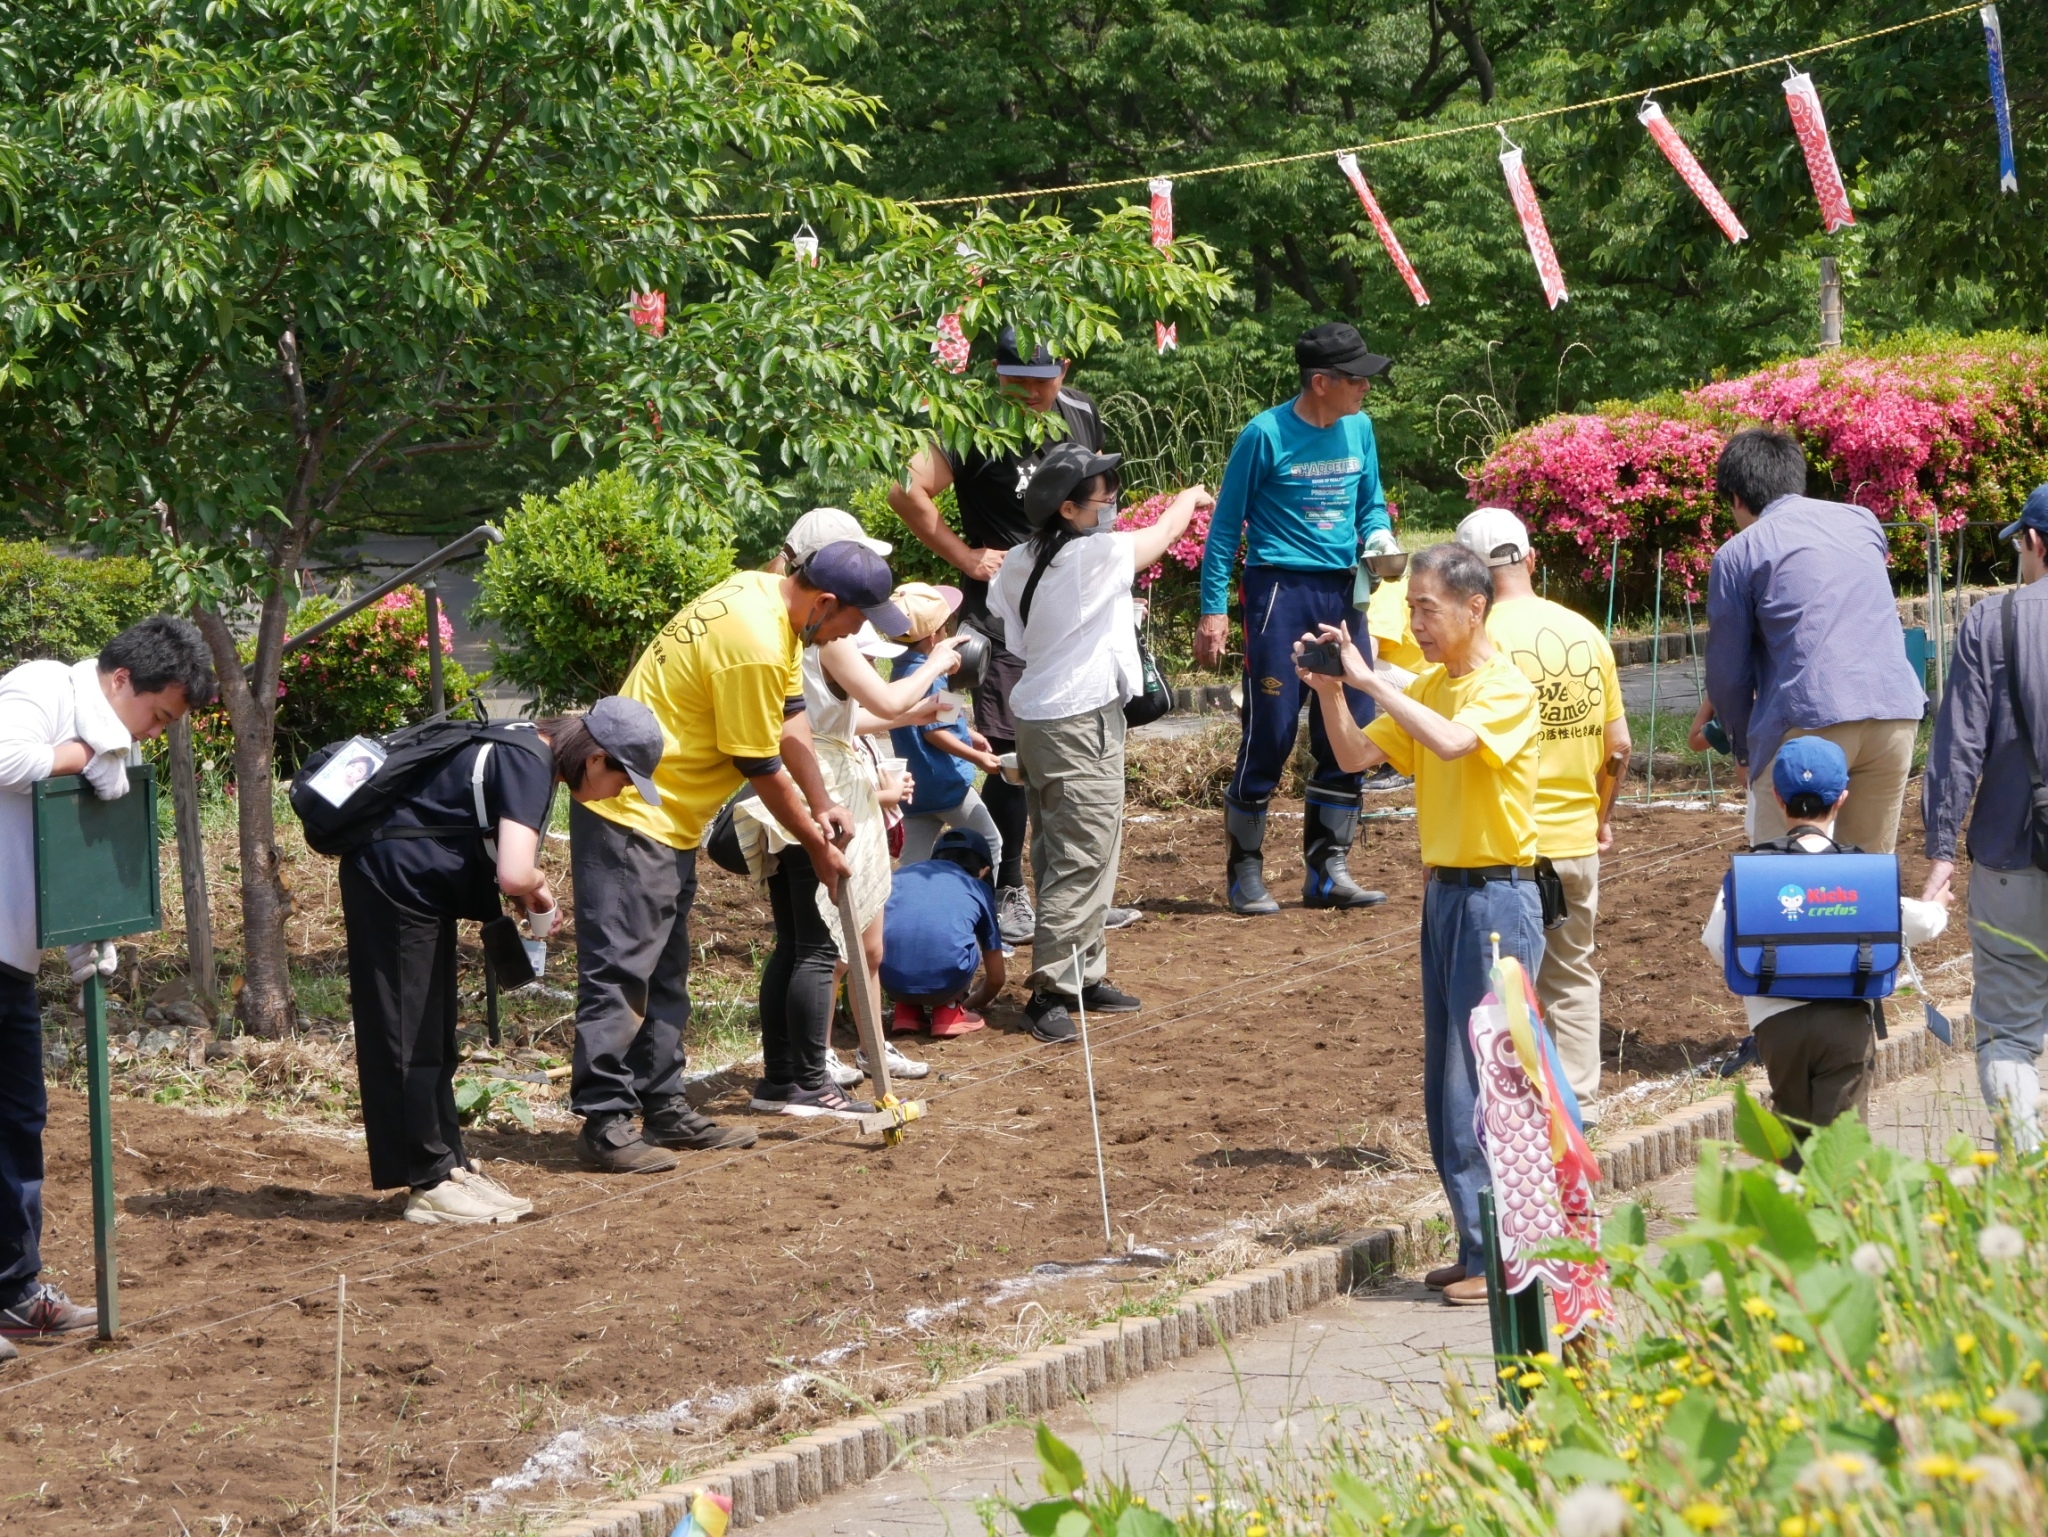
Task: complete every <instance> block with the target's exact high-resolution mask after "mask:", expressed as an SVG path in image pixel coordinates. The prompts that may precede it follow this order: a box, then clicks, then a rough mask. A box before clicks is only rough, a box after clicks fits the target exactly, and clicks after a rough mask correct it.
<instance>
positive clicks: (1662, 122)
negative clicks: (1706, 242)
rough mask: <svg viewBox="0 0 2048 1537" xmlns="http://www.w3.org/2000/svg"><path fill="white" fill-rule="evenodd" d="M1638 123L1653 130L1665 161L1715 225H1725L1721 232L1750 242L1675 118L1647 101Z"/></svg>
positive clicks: (1731, 237)
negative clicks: (1669, 116)
mask: <svg viewBox="0 0 2048 1537" xmlns="http://www.w3.org/2000/svg"><path fill="white" fill-rule="evenodd" d="M1636 121H1637V122H1639V123H1641V124H1642V125H1643V126H1644V127H1645V128H1647V129H1649V130H1650V137H1651V138H1653V139H1655V140H1656V141H1657V148H1659V149H1661V150H1662V151H1664V158H1665V159H1666V160H1668V161H1670V162H1671V169H1672V170H1674V171H1676V172H1677V173H1678V179H1679V180H1680V181H1682V182H1684V183H1685V184H1686V185H1687V186H1688V187H1690V188H1692V193H1693V196H1694V197H1696V198H1698V199H1699V200H1700V203H1701V205H1702V206H1703V207H1705V209H1706V210H1707V212H1708V213H1710V214H1712V215H1713V216H1714V222H1715V223H1716V224H1718V225H1720V226H1721V233H1722V234H1724V235H1726V236H1727V237H1728V238H1729V239H1730V240H1731V241H1737V240H1747V239H1748V238H1749V231H1748V230H1746V229H1744V228H1743V227H1742V221H1741V220H1740V219H1738V218H1736V217H1735V210H1734V209H1732V208H1730V207H1729V206H1728V199H1726V198H1725V197H1723V196H1721V189H1720V188H1719V187H1717V186H1715V185H1714V178H1713V177H1711V176H1709V175H1708V174H1707V173H1706V171H1705V169H1704V168H1703V167H1702V166H1701V165H1700V163H1699V161H1698V160H1696V159H1694V158H1693V153H1692V151H1691V150H1689V149H1687V148H1686V147H1685V140H1683V139H1681V138H1680V137H1679V136H1678V130H1677V129H1676V128H1674V127H1672V126H1671V119H1670V118H1668V117H1666V116H1665V115H1664V109H1663V108H1662V107H1660V106H1658V105H1657V104H1656V103H1655V102H1654V101H1646V102H1644V103H1643V110H1642V111H1640V112H1638V113H1637V114H1636Z"/></svg>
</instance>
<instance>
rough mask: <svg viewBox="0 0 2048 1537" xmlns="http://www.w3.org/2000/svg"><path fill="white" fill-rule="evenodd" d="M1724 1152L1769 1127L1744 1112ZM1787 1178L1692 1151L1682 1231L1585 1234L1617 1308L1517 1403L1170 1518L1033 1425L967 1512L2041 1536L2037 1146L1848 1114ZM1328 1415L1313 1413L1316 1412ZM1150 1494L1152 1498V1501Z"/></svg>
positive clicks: (2046, 1522)
mask: <svg viewBox="0 0 2048 1537" xmlns="http://www.w3.org/2000/svg"><path fill="white" fill-rule="evenodd" d="M1738 1131H1739V1135H1740V1138H1741V1142H1742V1144H1743V1147H1744V1150H1745V1151H1748V1152H1750V1153H1752V1154H1754V1155H1759V1156H1771V1155H1775V1154H1778V1153H1781V1152H1782V1151H1784V1150H1786V1149H1789V1148H1790V1147H1791V1146H1792V1143H1793V1138H1792V1133H1791V1131H1790V1130H1789V1128H1787V1127H1786V1125H1785V1124H1784V1123H1783V1122H1781V1121H1779V1120H1778V1119H1777V1118H1776V1117H1775V1116H1773V1115H1772V1114H1771V1113H1770V1112H1769V1111H1767V1110H1764V1109H1762V1108H1761V1107H1759V1106H1757V1105H1755V1104H1754V1103H1753V1102H1750V1101H1749V1100H1748V1098H1747V1096H1746V1095H1743V1096H1742V1103H1741V1105H1740V1113H1739V1117H1738ZM1804 1152H1805V1166H1804V1168H1803V1169H1802V1171H1801V1172H1800V1173H1799V1174H1797V1175H1794V1174H1791V1173H1789V1172H1787V1171H1785V1170H1784V1169H1783V1168H1781V1167H1778V1166H1776V1165H1774V1164H1772V1165H1765V1166H1761V1167H1738V1166H1737V1163H1736V1160H1735V1159H1734V1157H1733V1153H1734V1149H1732V1148H1729V1147H1727V1146H1726V1145H1723V1144H1710V1145H1709V1146H1708V1148H1707V1150H1706V1154H1705V1156H1704V1157H1703V1158H1702V1160H1701V1163H1700V1166H1699V1169H1698V1172H1697V1175H1696V1178H1695V1190H1694V1194H1695V1199H1696V1204H1697V1208H1698V1213H1699V1214H1698V1216H1697V1217H1696V1218H1695V1219H1694V1220H1693V1221H1692V1222H1691V1223H1690V1224H1689V1225H1687V1226H1686V1227H1685V1228H1684V1229H1682V1230H1681V1231H1679V1232H1677V1233H1675V1234H1673V1235H1671V1236H1669V1237H1666V1238H1663V1239H1661V1240H1660V1241H1659V1242H1658V1243H1657V1244H1656V1245H1655V1246H1654V1247H1652V1246H1651V1245H1650V1244H1648V1243H1647V1242H1646V1238H1645V1224H1644V1218H1643V1213H1642V1211H1641V1209H1640V1208H1639V1207H1636V1206H1633V1205H1625V1206H1623V1207H1621V1208H1620V1209H1619V1210H1618V1211H1617V1212H1616V1213H1615V1214H1614V1215H1613V1217H1612V1218H1610V1220H1609V1222H1608V1224H1607V1230H1606V1238H1605V1254H1606V1258H1607V1260H1608V1263H1609V1265H1610V1266H1611V1267H1612V1271H1613V1277H1614V1284H1615V1292H1616V1297H1617V1303H1618V1306H1619V1308H1620V1310H1621V1313H1622V1315H1623V1320H1622V1325H1621V1328H1620V1331H1619V1334H1618V1336H1617V1337H1616V1338H1615V1339H1614V1340H1613V1341H1612V1342H1611V1344H1609V1345H1608V1346H1607V1347H1605V1348H1604V1349H1603V1350H1600V1351H1597V1352H1595V1351H1588V1352H1583V1353H1581V1352H1573V1353H1570V1354H1569V1355H1568V1356H1567V1357H1566V1359H1564V1360H1559V1359H1558V1358H1556V1357H1554V1356H1552V1355H1550V1354H1549V1353H1547V1352H1546V1353H1543V1354H1540V1355H1537V1356H1534V1357H1531V1358H1528V1359H1525V1360H1520V1361H1515V1362H1510V1363H1507V1364H1505V1365H1504V1366H1503V1367H1502V1369H1501V1376H1502V1377H1503V1378H1511V1379H1513V1382H1514V1383H1515V1384H1516V1385H1517V1386H1518V1387H1519V1388H1520V1389H1521V1390H1522V1391H1523V1392H1524V1393H1525V1394H1526V1395H1527V1403H1526V1406H1525V1407H1524V1408H1523V1409H1522V1411H1521V1412H1519V1413H1514V1412H1510V1411H1509V1410H1507V1409H1504V1408H1500V1407H1496V1406H1495V1405H1494V1404H1493V1403H1492V1402H1491V1399H1490V1395H1489V1396H1488V1397H1487V1398H1486V1399H1483V1400H1482V1399H1475V1398H1473V1397H1472V1396H1469V1395H1467V1394H1464V1393H1462V1392H1457V1391H1453V1392H1452V1394H1451V1402H1450V1408H1449V1412H1448V1413H1446V1414H1445V1415H1443V1417H1442V1418H1440V1419H1438V1420H1437V1421H1436V1422H1435V1423H1434V1424H1433V1425H1432V1426H1431V1427H1430V1428H1429V1430H1428V1432H1427V1434H1418V1435H1416V1436H1414V1437H1412V1438H1407V1439H1404V1438H1402V1437H1399V1436H1389V1435H1388V1434H1387V1432H1386V1431H1385V1429H1384V1428H1382V1427H1381V1426H1380V1425H1378V1424H1377V1423H1374V1424H1372V1425H1371V1426H1370V1428H1363V1429H1362V1428H1360V1427H1356V1426H1353V1427H1349V1428H1343V1427H1338V1426H1335V1425H1327V1426H1326V1434H1325V1435H1324V1436H1323V1437H1322V1439H1321V1440H1320V1441H1318V1442H1316V1443H1315V1444H1313V1445H1307V1446H1301V1447H1298V1448H1292V1449H1290V1448H1288V1447H1285V1446H1280V1447H1269V1448H1268V1451H1267V1456H1266V1457H1265V1459H1264V1460H1263V1462H1261V1463H1260V1464H1257V1465H1256V1466H1255V1467H1254V1468H1250V1469H1238V1470H1235V1471H1227V1470H1224V1469H1222V1468H1220V1467H1219V1468H1217V1469H1216V1473H1217V1486H1216V1488H1215V1490H1214V1491H1213V1492H1204V1493H1200V1494H1197V1495H1196V1496H1195V1497H1194V1499H1193V1501H1192V1509H1189V1510H1187V1511H1185V1512H1183V1513H1182V1514H1180V1515H1178V1516H1177V1517H1174V1518H1172V1519H1171V1520H1169V1519H1167V1518H1166V1517H1163V1516H1161V1515H1159V1514H1157V1513H1156V1511H1155V1510H1154V1509H1152V1508H1150V1506H1148V1504H1147V1501H1146V1500H1145V1499H1144V1498H1143V1497H1141V1496H1139V1495H1136V1494H1134V1493H1133V1491H1132V1490H1131V1488H1130V1486H1129V1484H1128V1483H1127V1482H1116V1481H1110V1480H1106V1479H1103V1478H1101V1477H1097V1478H1094V1479H1090V1478H1088V1477H1086V1476H1085V1474H1084V1472H1083V1470H1082V1469H1081V1466H1080V1463H1079V1460H1078V1459H1077V1458H1076V1457H1075V1456H1074V1454H1073V1453H1072V1451H1071V1450H1070V1449H1068V1448H1067V1447H1065V1446H1063V1445H1062V1444H1061V1443H1060V1442H1059V1441H1058V1440H1057V1439H1056V1438H1055V1437H1053V1436H1052V1435H1051V1434H1050V1433H1049V1432H1048V1431H1046V1430H1045V1429H1044V1428H1043V1427H1041V1429H1040V1432H1039V1456H1040V1460H1041V1462H1042V1464H1043V1466H1044V1482H1045V1487H1046V1490H1047V1496H1048V1497H1047V1499H1045V1500H1042V1501H1040V1502H1038V1503H1036V1504H1033V1505H1028V1506H1016V1505H1001V1506H997V1505H992V1506H990V1507H989V1508H988V1510H987V1512H986V1520H987V1522H988V1526H989V1529H990V1531H991V1532H992V1533H993V1532H995V1531H999V1530H1005V1529H1007V1527H1008V1526H1009V1524H1011V1523H1014V1524H1015V1525H1016V1526H1017V1527H1020V1528H1021V1529H1022V1530H1024V1531H1025V1532H1027V1533H1029V1534H1030V1537H1087V1534H1090V1533H1093V1534H1098V1537H1152V1534H1154V1533H1157V1534H1159V1537H1164V1534H1166V1533H1167V1532H1169V1531H1177V1532H1180V1533H1184V1534H1187V1537H1198V1534H1199V1537H1223V1534H1226V1533H1227V1534H1232V1537H1269V1534H1271V1537H1279V1534H1282V1533H1328V1534H1330V1537H1368V1534H1372V1533H1380V1532H1398V1533H1401V1534H1403V1537H1534V1534H1537V1533H1552V1532H1555V1533H1559V1534H1563V1537H1623V1534H1645V1537H1647V1534H1652V1533H1654V1534H1659V1537H1692V1534H1695V1533H1716V1532H1718V1533H1726V1534H1736V1533H1742V1534H1763V1537H1834V1534H1837V1533H1841V1534H1873V1537H1875V1534H1879V1533H1882V1534H1893V1533H1901V1534H1918V1533H1924V1534H1927V1537H1934V1534H1950V1533H1955V1534H1973V1537H1974V1534H1985V1537H1989V1534H1993V1533H1996V1534H2007V1533H2013V1534H2017V1533H2023V1532H2024V1533H2036V1532H2040V1531H2042V1530H2043V1529H2044V1527H2048V1479H2044V1474H2048V1425H2044V1412H2048V1399H2044V1397H2043V1393H2044V1387H2048V1384H2044V1382H2043V1376H2044V1373H2048V1278H2044V1276H2043V1270H2042V1261H2043V1258H2044V1254H2048V1246H2044V1239H2048V1194H2044V1191H2043V1185H2042V1174H2043V1158H2042V1156H2041V1155H2039V1154H2033V1155H2029V1156H2027V1157H2025V1158H2021V1159H2016V1158H2015V1157H2013V1156H2012V1155H2011V1154H2010V1153H2007V1154H2006V1155H2004V1156H2003V1157H2001V1156H1999V1155H1996V1154H1992V1153H1987V1152H1982V1151H1978V1150H1977V1149H1976V1148H1975V1147H1974V1145H1973V1144H1972V1143H1971V1141H1970V1139H1969V1138H1967V1137H1958V1138H1956V1139H1955V1141H1954V1142H1953V1143H1952V1144H1951V1145H1950V1147H1949V1149H1948V1159H1947V1161H1928V1160H1923V1159H1920V1158H1914V1157H1909V1156H1906V1155H1905V1154H1902V1153H1900V1152H1897V1151H1896V1150H1894V1149H1891V1148H1888V1147H1885V1146H1883V1145H1881V1144H1878V1143H1875V1142H1873V1141H1872V1139H1871V1137H1870V1134H1869V1132H1868V1131H1867V1130H1866V1129H1865V1128H1864V1127H1863V1125H1862V1124H1861V1123H1860V1122H1859V1121H1857V1120H1855V1119H1853V1118H1850V1119H1845V1120H1842V1121H1838V1122H1836V1123H1835V1124H1834V1125H1833V1126H1830V1127H1828V1128H1826V1129H1825V1130H1823V1131H1821V1132H1819V1133H1817V1134H1816V1135H1815V1136H1814V1137H1812V1138H1811V1139H1810V1140H1809V1141H1808V1142H1807V1144H1806V1146H1805V1149H1804ZM1333 1418H1334V1417H1333ZM1153 1503H1155V1504H1156V1503H1158V1502H1157V1501H1155V1502H1153Z"/></svg>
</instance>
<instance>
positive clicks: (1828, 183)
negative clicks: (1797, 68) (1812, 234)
mask: <svg viewBox="0 0 2048 1537" xmlns="http://www.w3.org/2000/svg"><path fill="white" fill-rule="evenodd" d="M1785 105H1786V106H1788V107H1790V108H1791V109H1792V131H1793V132H1794V133H1796V134H1798V135H1799V147H1800V149H1802V150H1804V151H1805V152H1806V174H1807V175H1808V176H1810V177H1812V178H1813V196H1814V200H1815V201H1816V202H1818V203H1819V204H1820V220H1821V223H1822V224H1823V225H1824V226H1825V227H1826V229H1827V232H1828V233H1829V234H1830V235H1832V234H1833V233H1834V232H1835V231H1836V230H1838V229H1841V228H1842V227H1843V226H1844V225H1848V224H1854V223H1855V222H1856V215H1855V214H1853V213H1851V212H1850V211H1849V189H1848V188H1846V187H1844V186H1843V185H1842V170H1841V167H1840V166H1838V165H1836V164H1835V147H1834V145H1833V144H1831V143H1829V142H1828V120H1827V117H1826V115H1825V114H1824V113H1822V111H1821V109H1820V92H1818V91H1816V90H1815V89H1814V88H1813V76H1811V75H1801V74H1794V75H1793V76H1792V77H1791V78H1790V79H1788V80H1787V81H1786V82H1785Z"/></svg>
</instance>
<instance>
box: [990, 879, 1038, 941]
mask: <svg viewBox="0 0 2048 1537" xmlns="http://www.w3.org/2000/svg"><path fill="white" fill-rule="evenodd" d="M1037 927H1038V909H1037V908H1035V907H1033V906H1032V905H1031V898H1030V896H1029V894H1027V893H1026V892H1025V890H1024V888H1023V887H1022V886H1005V887H1004V888H1003V889H1002V890H1001V891H999V892H997V893H996V930H997V932H998V933H1000V934H1001V935H1002V939H1003V943H1004V944H1006V945H1026V944H1029V943H1030V942H1031V936H1032V933H1033V932H1034V931H1035V930H1036V929H1037Z"/></svg>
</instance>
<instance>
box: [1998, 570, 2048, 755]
mask: <svg viewBox="0 0 2048 1537" xmlns="http://www.w3.org/2000/svg"><path fill="white" fill-rule="evenodd" d="M2019 596H2020V590H2019V589H2018V588H2017V587H2015V588H2013V589H2012V591H2010V592H2008V593H2007V594H2006V595H2005V612H2004V614H2002V615H2001V616H2000V618H2001V620H2002V628H2003V629H2004V631H2005V688H2006V692H2007V694H2008V695H2010V696H2011V698H2012V723H2013V728H2014V729H2015V730H2016V731H2018V732H2019V737H2020V748H2021V750H2022V751H2023V752H2025V753H2026V755H2027V780H2028V783H2030V784H2032V785H2035V786H2038V785H2039V784H2040V783H2041V765H2040V763H2039V762H2038V761H2037V760H2036V758H2035V756H2034V730H2033V727H2032V726H2030V725H2029V724H2028V723H2027V706H2026V703H2025V701H2024V700H2022V699H2021V698H2020V608H2019Z"/></svg>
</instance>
